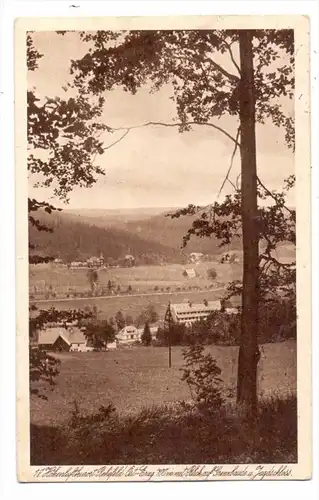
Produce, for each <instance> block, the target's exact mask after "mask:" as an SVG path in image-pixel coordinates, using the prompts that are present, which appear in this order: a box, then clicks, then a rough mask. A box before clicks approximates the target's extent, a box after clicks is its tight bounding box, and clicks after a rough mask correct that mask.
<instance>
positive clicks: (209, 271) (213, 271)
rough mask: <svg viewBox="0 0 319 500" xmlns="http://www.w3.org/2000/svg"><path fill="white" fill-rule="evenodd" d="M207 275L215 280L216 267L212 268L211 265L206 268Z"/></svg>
mask: <svg viewBox="0 0 319 500" xmlns="http://www.w3.org/2000/svg"><path fill="white" fill-rule="evenodd" d="M207 277H208V278H209V279H210V280H215V279H216V278H217V272H216V269H214V268H213V267H211V268H210V269H207Z"/></svg>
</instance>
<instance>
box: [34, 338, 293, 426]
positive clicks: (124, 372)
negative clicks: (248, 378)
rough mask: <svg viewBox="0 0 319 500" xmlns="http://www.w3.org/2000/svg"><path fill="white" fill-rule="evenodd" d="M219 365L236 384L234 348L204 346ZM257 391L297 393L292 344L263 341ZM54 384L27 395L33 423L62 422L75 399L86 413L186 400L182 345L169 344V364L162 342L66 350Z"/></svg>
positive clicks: (228, 383)
mask: <svg viewBox="0 0 319 500" xmlns="http://www.w3.org/2000/svg"><path fill="white" fill-rule="evenodd" d="M207 350H208V351H209V352H211V354H212V355H213V356H214V357H215V358H216V359H217V362H218V365H219V366H220V368H221V370H222V379H223V383H224V388H225V390H226V391H228V390H233V389H234V388H235V384H236V372H237V348H236V347H220V346H211V347H209V348H207ZM261 351H262V352H261V359H260V362H259V376H258V391H259V394H260V395H262V396H265V397H267V396H269V395H273V396H275V395H278V396H285V395H287V394H291V393H295V392H296V343H295V342H294V341H286V342H281V343H274V344H265V345H263V346H262V348H261ZM58 356H59V357H60V359H61V372H60V374H59V376H58V379H57V385H56V387H55V388H54V390H53V392H52V393H49V399H48V401H44V400H41V399H39V398H34V399H33V398H32V399H31V422H32V423H34V424H37V425H58V424H62V423H63V422H65V421H66V420H67V419H68V418H69V415H70V411H71V410H72V409H73V401H74V400H76V401H77V403H78V404H79V406H80V409H81V410H83V411H84V412H86V411H90V412H94V411H97V410H98V408H99V407H100V406H101V405H107V404H108V403H111V402H112V403H113V404H114V405H115V407H116V408H117V409H118V411H119V412H120V413H121V414H135V413H136V412H138V411H139V410H141V409H142V408H144V407H151V406H153V405H161V404H165V403H172V402H174V401H179V400H189V399H190V393H189V390H188V387H187V385H186V383H185V382H182V381H181V372H180V368H181V367H182V365H183V358H182V348H181V347H173V349H172V364H173V366H172V368H171V369H169V368H168V353H167V348H164V347H136V348H128V349H118V350H116V351H110V352H104V353H102V352H101V353H99V352H97V353H95V352H91V353H65V354H59V355H58Z"/></svg>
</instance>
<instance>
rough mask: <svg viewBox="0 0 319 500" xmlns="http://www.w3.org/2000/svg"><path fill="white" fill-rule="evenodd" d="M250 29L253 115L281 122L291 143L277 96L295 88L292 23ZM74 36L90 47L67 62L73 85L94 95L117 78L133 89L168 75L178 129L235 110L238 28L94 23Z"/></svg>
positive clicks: (154, 86)
mask: <svg viewBox="0 0 319 500" xmlns="http://www.w3.org/2000/svg"><path fill="white" fill-rule="evenodd" d="M252 34H253V40H254V66H255V86H256V92H255V95H256V118H257V120H258V121H259V122H261V123H264V122H265V120H267V119H270V120H272V122H273V123H274V125H275V126H277V127H284V128H285V130H286V141H287V144H288V146H289V147H294V128H293V118H292V117H291V116H286V115H285V114H284V112H283V110H282V107H281V105H280V104H279V100H280V99H281V98H287V99H292V97H293V93H294V34H293V30H254V31H252ZM80 37H81V39H82V40H84V41H85V42H88V43H89V44H90V50H88V52H87V54H86V55H85V56H84V57H83V58H82V59H79V60H77V61H73V62H72V66H71V73H72V74H73V76H74V86H75V87H76V88H78V89H85V91H86V92H92V94H94V95H100V94H102V93H103V92H104V91H106V90H111V89H112V88H114V87H115V86H121V87H122V88H123V89H124V90H125V91H127V92H131V93H132V94H135V93H136V92H137V90H138V88H139V87H141V86H142V85H145V84H146V83H149V84H150V85H151V90H152V91H153V92H156V91H158V90H159V89H160V88H161V87H162V86H163V85H167V84H168V83H169V84H170V85H171V87H172V89H173V92H172V95H171V99H172V100H173V101H174V102H175V104H176V111H177V117H178V119H179V120H180V125H179V128H180V131H187V130H190V128H191V126H192V125H194V124H203V123H210V120H211V119H212V118H214V117H215V118H220V117H221V116H223V115H224V114H230V115H234V116H236V115H238V113H239V93H240V76H241V75H240V68H239V66H238V64H237V62H236V55H237V52H238V39H239V33H238V31H235V30H223V31H219V30H209V31H207V30H189V31H188V30H165V31H145V30H143V31H128V32H109V31H97V32H95V33H89V34H88V33H84V32H82V33H81V34H80ZM92 47H93V48H92ZM220 54H226V55H228V56H229V58H230V60H231V62H232V66H233V71H228V69H226V68H225V67H223V66H222V65H221V64H219V63H218V56H219V55H220ZM283 56H284V57H283ZM191 122H192V123H191ZM216 128H217V129H218V128H219V127H218V126H216ZM223 133H224V134H225V135H226V136H228V137H229V136H230V134H229V133H227V132H226V131H223ZM232 140H234V139H232Z"/></svg>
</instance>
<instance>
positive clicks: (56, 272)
mask: <svg viewBox="0 0 319 500" xmlns="http://www.w3.org/2000/svg"><path fill="white" fill-rule="evenodd" d="M210 268H214V269H215V270H216V272H217V278H216V280H215V281H216V282H221V283H227V282H229V281H231V280H233V279H238V278H239V277H240V275H241V265H240V264H221V263H220V262H218V261H216V262H202V263H199V264H187V265H185V266H184V265H181V264H167V265H163V266H161V265H149V266H137V267H131V268H105V269H100V270H99V286H100V287H103V288H104V287H107V284H108V281H109V280H110V281H112V282H114V283H115V286H116V287H118V286H120V288H121V291H122V292H125V291H126V290H127V288H128V286H131V287H132V289H133V292H134V293H151V292H154V291H162V292H165V291H174V290H176V289H177V288H181V289H183V288H188V287H190V286H192V287H200V288H205V287H209V286H210V285H211V284H212V283H213V282H212V280H210V279H209V278H208V277H207V270H208V269H210ZM185 269H194V270H195V271H196V274H197V275H198V276H197V277H196V278H195V277H194V278H187V277H186V278H185V277H184V276H183V271H184V270H185ZM87 273H88V270H87V269H81V268H80V269H68V268H67V267H62V266H59V265H56V264H40V265H36V266H30V270H29V290H30V294H36V293H37V292H39V291H46V290H49V288H50V287H51V289H52V290H53V291H55V292H56V293H57V294H59V293H67V292H69V291H75V292H86V291H88V290H89V289H90V284H89V281H88V278H87ZM155 287H156V289H155ZM168 289H169V290H168Z"/></svg>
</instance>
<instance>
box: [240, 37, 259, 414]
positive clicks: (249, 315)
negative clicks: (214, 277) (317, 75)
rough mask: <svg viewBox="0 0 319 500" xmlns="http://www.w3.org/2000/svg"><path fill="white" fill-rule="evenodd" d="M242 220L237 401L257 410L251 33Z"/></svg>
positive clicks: (244, 102) (243, 86) (245, 76)
mask: <svg viewBox="0 0 319 500" xmlns="http://www.w3.org/2000/svg"><path fill="white" fill-rule="evenodd" d="M239 50H240V70H241V81H240V93H239V117H240V142H241V147H240V154H241V179H242V187H241V219H242V235H243V266H244V268H243V292H242V329H241V342H240V347H239V358H238V382H237V401H238V402H245V403H246V404H248V405H249V407H250V408H251V409H252V411H253V412H254V413H255V412H256V408H257V363H258V356H257V353H258V352H259V351H258V337H257V335H258V299H259V297H258V284H259V254H258V245H259V235H258V225H257V166H256V130H255V85H254V66H253V64H254V63H253V47H252V32H251V31H249V30H247V31H246V30H245V31H241V32H240V34H239Z"/></svg>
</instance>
